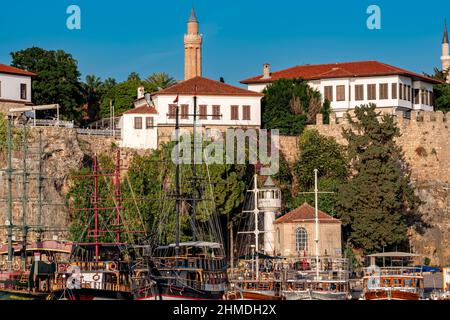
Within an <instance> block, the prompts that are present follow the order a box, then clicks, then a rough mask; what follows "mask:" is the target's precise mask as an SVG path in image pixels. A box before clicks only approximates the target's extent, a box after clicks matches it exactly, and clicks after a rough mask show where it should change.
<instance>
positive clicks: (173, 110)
mask: <svg viewBox="0 0 450 320" xmlns="http://www.w3.org/2000/svg"><path fill="white" fill-rule="evenodd" d="M176 113H177V105H176V104H169V115H168V117H169V119H175V117H176Z"/></svg>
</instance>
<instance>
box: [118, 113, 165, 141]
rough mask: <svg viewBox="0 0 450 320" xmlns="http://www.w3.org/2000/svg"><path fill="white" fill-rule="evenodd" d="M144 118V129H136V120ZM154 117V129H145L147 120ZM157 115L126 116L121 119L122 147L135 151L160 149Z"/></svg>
mask: <svg viewBox="0 0 450 320" xmlns="http://www.w3.org/2000/svg"><path fill="white" fill-rule="evenodd" d="M135 117H142V129H135V128H134V118H135ZM146 117H153V125H154V127H153V129H146V128H145V118H146ZM156 125H157V115H156V114H154V115H152V114H148V113H147V114H124V115H123V116H122V119H121V123H120V127H121V129H122V131H121V134H122V147H125V148H135V149H156V148H157V147H158V129H157V127H156Z"/></svg>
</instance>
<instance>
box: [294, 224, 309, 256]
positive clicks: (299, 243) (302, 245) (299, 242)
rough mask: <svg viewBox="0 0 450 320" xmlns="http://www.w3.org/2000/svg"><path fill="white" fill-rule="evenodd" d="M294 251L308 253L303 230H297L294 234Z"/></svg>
mask: <svg viewBox="0 0 450 320" xmlns="http://www.w3.org/2000/svg"><path fill="white" fill-rule="evenodd" d="M295 250H297V252H303V251H308V233H307V232H306V230H305V228H298V229H297V231H296V232H295Z"/></svg>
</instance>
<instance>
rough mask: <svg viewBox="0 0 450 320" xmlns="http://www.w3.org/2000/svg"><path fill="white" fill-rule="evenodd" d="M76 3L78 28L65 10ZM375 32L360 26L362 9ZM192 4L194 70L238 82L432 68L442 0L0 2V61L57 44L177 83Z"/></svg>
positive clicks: (449, 5) (103, 73) (99, 66)
mask: <svg viewBox="0 0 450 320" xmlns="http://www.w3.org/2000/svg"><path fill="white" fill-rule="evenodd" d="M71 4H76V5H78V6H79V7H80V8H81V19H82V20H81V30H68V29H67V28H66V19H67V17H68V14H66V9H67V7H68V6H69V5H71ZM371 4H376V5H378V6H379V7H380V8H381V29H380V30H369V29H368V28H367V27H366V20H367V18H368V16H369V15H368V14H367V13H366V9H367V7H368V6H369V5H371ZM192 5H194V6H195V9H196V12H197V16H198V18H199V21H200V30H201V33H202V34H203V41H204V45H203V76H205V77H209V78H212V79H219V78H220V77H221V76H223V77H224V78H225V81H226V82H228V83H231V84H235V85H237V84H238V82H239V80H242V79H245V78H248V77H250V76H254V75H256V74H260V73H261V70H262V64H263V63H265V62H268V63H270V64H271V69H272V70H280V69H284V68H288V67H292V66H295V65H299V64H305V63H309V64H316V63H330V62H340V61H341V62H342V61H355V60H379V61H382V62H385V63H389V64H393V65H396V66H398V67H402V68H406V69H409V70H411V71H416V72H419V73H421V72H430V73H431V72H432V69H433V67H434V66H440V60H439V59H440V55H441V46H440V43H441V39H442V31H443V20H444V18H445V16H447V18H448V20H450V1H448V0H445V1H444V0H441V1H439V0H428V1H426V2H424V1H413V0H409V1H403V0H395V1H394V0H390V1H387V0H383V1H375V0H373V1H366V0H345V1H331V0H330V1H326V0H324V1H301V0H278V1H273V0H271V1H270V0H258V1H256V0H246V1H236V0H228V1H223V0H222V1H218V0H165V1H156V0H128V1H123V0H122V1H115V0H109V1H108V0H70V1H68V0H39V1H36V0H21V1H17V0H1V4H0V11H1V14H0V15H1V19H0V62H1V63H6V64H8V63H10V61H11V58H10V55H9V53H10V52H11V51H15V50H20V49H24V48H27V47H30V46H39V47H43V48H45V49H63V50H65V51H66V52H69V53H71V54H72V55H73V56H74V57H75V59H77V60H78V64H79V69H80V71H81V73H82V79H83V80H84V77H85V76H86V75H87V74H95V75H97V76H100V77H101V78H103V79H104V78H106V77H114V78H116V79H117V80H124V79H125V78H126V77H127V75H128V74H129V73H130V72H132V71H136V72H138V73H139V74H140V75H141V77H146V76H148V75H149V74H151V73H153V72H156V71H164V72H167V73H169V74H170V75H171V76H173V77H175V78H177V79H182V78H183V73H184V67H183V59H184V57H183V52H184V51H183V34H184V33H185V30H186V21H187V19H188V16H189V11H190V8H191V7H192Z"/></svg>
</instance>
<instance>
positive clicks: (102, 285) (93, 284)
mask: <svg viewBox="0 0 450 320" xmlns="http://www.w3.org/2000/svg"><path fill="white" fill-rule="evenodd" d="M79 287H80V288H83V289H99V290H110V291H129V290H130V286H129V285H126V284H121V283H119V284H118V283H117V282H100V281H85V280H80V283H79ZM62 289H68V287H67V278H57V279H55V281H54V282H53V290H62Z"/></svg>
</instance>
